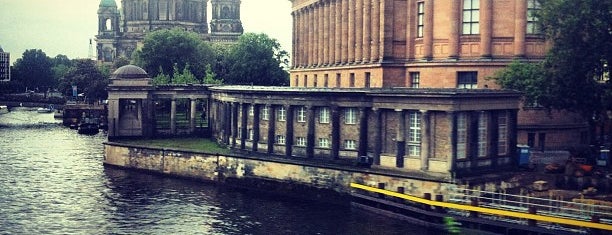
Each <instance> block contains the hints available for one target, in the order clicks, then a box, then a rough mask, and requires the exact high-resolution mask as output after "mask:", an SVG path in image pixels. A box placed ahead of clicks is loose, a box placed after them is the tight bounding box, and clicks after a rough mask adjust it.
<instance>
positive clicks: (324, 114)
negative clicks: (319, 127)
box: [319, 107, 329, 123]
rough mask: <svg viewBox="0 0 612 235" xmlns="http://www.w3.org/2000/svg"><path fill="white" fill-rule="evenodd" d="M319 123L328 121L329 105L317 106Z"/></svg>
mask: <svg viewBox="0 0 612 235" xmlns="http://www.w3.org/2000/svg"><path fill="white" fill-rule="evenodd" d="M319 123H329V107H321V108H319Z"/></svg>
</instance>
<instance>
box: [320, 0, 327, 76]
mask: <svg viewBox="0 0 612 235" xmlns="http://www.w3.org/2000/svg"><path fill="white" fill-rule="evenodd" d="M321 12H322V13H323V14H321V22H322V23H321V24H322V25H323V27H321V31H322V32H321V35H320V36H321V38H323V39H322V40H321V47H322V48H321V50H322V51H323V53H322V54H323V55H322V56H323V59H322V63H321V64H322V65H328V64H329V1H327V0H324V1H323V2H322V3H321Z"/></svg>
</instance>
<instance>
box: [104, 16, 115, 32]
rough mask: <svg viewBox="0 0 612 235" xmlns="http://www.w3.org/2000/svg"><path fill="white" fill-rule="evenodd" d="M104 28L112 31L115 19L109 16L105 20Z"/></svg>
mask: <svg viewBox="0 0 612 235" xmlns="http://www.w3.org/2000/svg"><path fill="white" fill-rule="evenodd" d="M104 30H106V31H112V30H113V21H112V20H111V19H109V18H107V19H106V20H105V21H104Z"/></svg>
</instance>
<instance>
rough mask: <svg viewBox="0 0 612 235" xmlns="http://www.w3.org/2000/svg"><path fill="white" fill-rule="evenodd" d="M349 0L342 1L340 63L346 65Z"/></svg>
mask: <svg viewBox="0 0 612 235" xmlns="http://www.w3.org/2000/svg"><path fill="white" fill-rule="evenodd" d="M348 4H349V0H342V14H341V16H342V20H341V23H342V39H341V49H340V50H341V54H340V62H341V63H342V64H346V63H347V61H348V33H349V25H350V24H349V17H348V14H349V7H348Z"/></svg>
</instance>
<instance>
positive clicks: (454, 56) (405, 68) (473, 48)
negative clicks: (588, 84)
mask: <svg viewBox="0 0 612 235" xmlns="http://www.w3.org/2000/svg"><path fill="white" fill-rule="evenodd" d="M291 2H292V3H293V9H292V10H293V13H292V14H293V19H294V24H293V29H294V30H293V40H294V41H293V55H294V56H293V61H292V68H291V78H290V83H291V86H293V87H345V88H385V87H412V88H466V89H473V88H499V87H498V85H497V84H496V83H495V81H494V80H489V79H487V78H489V77H491V76H493V75H494V74H495V72H496V71H498V70H500V69H502V68H504V67H505V66H506V65H507V64H509V63H510V62H511V61H512V60H514V59H521V60H524V61H541V60H542V59H543V58H544V56H545V53H546V50H547V42H546V41H545V39H544V36H543V35H542V34H541V32H540V30H539V28H538V26H537V24H536V21H537V18H535V16H534V12H536V11H537V10H538V9H539V8H540V6H539V4H538V2H537V1H536V0H495V1H494V0H291ZM518 130H519V134H518V135H519V136H518V138H519V143H521V144H529V145H530V146H532V147H538V148H540V149H559V148H564V147H568V146H571V145H576V144H579V143H580V141H586V139H585V137H586V130H587V125H586V123H585V122H584V121H583V120H582V119H581V118H580V117H579V116H578V115H572V114H568V113H559V112H553V113H550V114H549V113H547V112H546V111H545V110H543V109H540V108H537V107H526V108H525V109H522V110H521V112H520V113H519V126H518Z"/></svg>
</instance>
